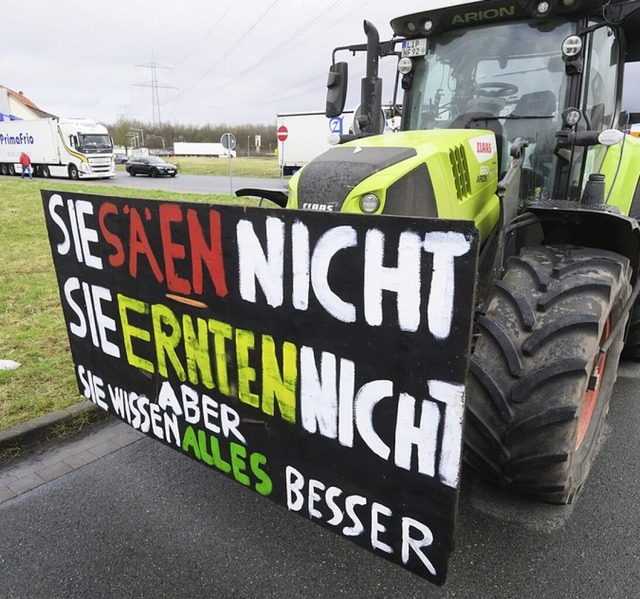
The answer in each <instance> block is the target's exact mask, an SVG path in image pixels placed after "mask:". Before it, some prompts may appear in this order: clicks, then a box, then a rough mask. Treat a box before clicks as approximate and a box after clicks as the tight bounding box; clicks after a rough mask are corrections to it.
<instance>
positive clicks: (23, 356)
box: [0, 173, 257, 430]
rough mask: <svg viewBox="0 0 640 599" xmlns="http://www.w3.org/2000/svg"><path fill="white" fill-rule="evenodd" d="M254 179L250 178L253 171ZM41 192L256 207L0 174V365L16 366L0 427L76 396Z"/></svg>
mask: <svg viewBox="0 0 640 599" xmlns="http://www.w3.org/2000/svg"><path fill="white" fill-rule="evenodd" d="M254 176H256V175H255V173H254ZM41 189H54V190H62V191H77V192H80V193H89V192H90V193H92V194H101V195H110V196H121V197H143V198H149V199H163V200H173V201H194V202H205V203H218V204H220V203H234V204H238V203H239V202H240V201H241V203H242V204H243V205H252V204H255V203H257V200H256V201H255V202H254V201H253V200H251V199H245V198H243V199H242V200H238V199H237V198H235V197H233V196H228V195H205V194H186V193H170V192H163V191H145V190H134V189H126V188H121V187H109V186H108V185H104V186H98V187H91V188H90V189H89V188H87V187H86V186H82V185H78V184H75V185H74V184H72V183H62V182H58V181H54V180H52V179H47V180H44V179H33V180H21V179H20V178H17V177H16V178H10V177H0V222H1V223H2V225H1V226H2V229H1V230H2V245H1V248H2V249H1V250H0V360H14V361H16V362H19V363H20V364H21V366H20V368H18V369H16V370H0V430H4V429H7V428H10V427H14V426H16V425H19V424H22V423H23V422H26V421H28V420H31V419H33V418H36V417H39V416H43V415H46V414H49V413H51V412H54V411H56V410H60V409H63V408H66V407H69V406H71V405H73V404H75V403H77V402H79V401H81V400H83V399H84V398H82V397H81V396H80V395H79V394H78V390H77V386H76V381H75V376H74V370H73V364H72V361H71V353H70V350H69V342H68V338H67V332H66V328H65V325H64V320H63V316H62V308H61V306H60V295H59V292H58V286H57V282H56V277H55V271H54V266H53V260H52V258H51V250H50V248H49V240H48V237H47V231H46V227H45V221H44V214H43V210H42V200H41V197H40V190H41Z"/></svg>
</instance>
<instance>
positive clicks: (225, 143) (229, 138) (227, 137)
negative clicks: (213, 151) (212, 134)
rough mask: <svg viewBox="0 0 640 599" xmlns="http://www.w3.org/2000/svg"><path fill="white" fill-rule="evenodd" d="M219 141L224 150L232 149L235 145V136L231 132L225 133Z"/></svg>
mask: <svg viewBox="0 0 640 599" xmlns="http://www.w3.org/2000/svg"><path fill="white" fill-rule="evenodd" d="M220 143H221V144H222V147H223V148H224V149H225V150H233V149H234V148H235V147H236V138H235V137H234V136H233V133H225V134H224V135H223V136H222V137H221V138H220Z"/></svg>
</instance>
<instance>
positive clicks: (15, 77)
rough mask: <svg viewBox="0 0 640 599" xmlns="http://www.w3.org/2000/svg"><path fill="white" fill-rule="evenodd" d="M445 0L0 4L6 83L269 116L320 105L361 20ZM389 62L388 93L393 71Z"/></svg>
mask: <svg viewBox="0 0 640 599" xmlns="http://www.w3.org/2000/svg"><path fill="white" fill-rule="evenodd" d="M467 1H469V0H462V1H461V3H466V2H467ZM449 4H453V2H451V1H449V0H402V2H388V1H383V0H181V1H178V2H172V3H166V2H162V1H156V2H152V1H150V0H109V1H108V2H93V1H87V0H83V1H79V0H55V1H52V0H31V1H30V2H29V3H28V4H25V5H23V7H22V8H20V9H19V8H18V5H15V8H12V9H8V8H6V7H5V8H3V9H2V11H1V19H0V24H1V27H0V31H1V32H2V34H1V35H0V84H2V85H5V86H7V87H9V88H11V89H13V90H15V91H22V92H23V93H24V94H25V96H27V97H28V98H29V99H30V100H32V101H33V102H34V103H35V104H36V105H38V106H39V107H40V108H42V109H43V110H46V111H48V112H51V113H53V114H56V115H58V116H64V117H87V118H92V119H94V120H96V121H100V122H103V123H106V124H112V123H115V122H116V121H117V120H118V119H120V118H123V117H124V118H129V119H135V120H138V121H141V122H143V123H153V122H154V121H157V120H159V121H160V122H162V123H163V124H166V123H174V124H181V125H197V126H201V125H206V124H213V125H219V124H222V123H227V124H230V125H242V124H271V123H274V122H275V117H276V114H278V113H283V112H305V111H323V110H324V105H325V96H326V81H327V71H328V68H329V65H330V63H331V53H332V51H333V49H334V48H335V47H337V46H344V45H348V44H354V43H364V42H365V41H366V38H365V35H364V31H363V21H364V19H367V20H369V21H371V22H372V23H373V24H374V25H376V27H377V28H378V30H379V32H380V38H381V40H386V39H390V38H391V35H392V32H391V27H390V25H389V22H390V20H391V19H392V18H395V17H399V16H402V15H406V14H411V13H414V12H419V11H422V10H427V9H430V8H436V7H440V6H443V5H449ZM345 59H349V60H350V61H351V62H350V69H351V71H350V82H351V83H350V94H349V96H348V99H347V109H354V108H355V107H356V106H357V104H358V95H359V87H360V86H359V82H358V81H359V79H360V77H362V76H363V70H364V60H363V57H362V56H358V57H356V58H355V59H354V58H351V57H350V56H349V54H348V53H342V54H340V55H339V57H338V60H345ZM383 65H384V61H381V69H382V71H381V76H383V78H384V79H385V85H384V87H383V102H388V101H390V99H391V96H392V81H393V78H392V76H390V75H391V74H392V73H393V71H392V70H385V68H384V67H383ZM390 65H391V59H389V60H388V61H387V66H390ZM154 78H155V81H156V82H157V96H158V101H159V102H158V108H159V110H158V111H155V115H154V102H153V82H154ZM629 81H633V82H635V83H634V84H635V86H636V88H639V89H636V90H635V91H634V92H633V93H632V94H630V93H627V96H628V97H633V98H635V99H640V77H636V76H634V77H632V78H629ZM637 103H638V104H640V101H639V102H637ZM639 109H640V108H639ZM154 117H155V118H154Z"/></svg>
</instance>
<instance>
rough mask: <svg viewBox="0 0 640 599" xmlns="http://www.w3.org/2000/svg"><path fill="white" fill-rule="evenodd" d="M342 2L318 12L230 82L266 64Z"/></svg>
mask: <svg viewBox="0 0 640 599" xmlns="http://www.w3.org/2000/svg"><path fill="white" fill-rule="evenodd" d="M340 2H342V0H334V2H333V3H332V4H330V5H329V6H327V7H326V8H324V9H323V10H321V11H320V12H319V13H318V14H316V15H315V16H314V17H312V18H311V19H309V21H307V22H306V23H305V24H304V25H302V27H300V28H299V29H298V30H297V31H295V32H294V33H293V34H292V35H290V36H289V37H288V38H287V39H286V40H284V41H283V42H281V43H280V44H278V45H277V46H276V47H275V48H274V49H273V50H271V52H269V53H268V54H266V55H265V56H263V57H262V58H261V59H260V60H259V61H258V62H256V63H254V64H253V65H251V66H250V67H247V68H246V69H245V70H244V71H242V72H240V73H238V75H237V76H236V77H235V79H232V80H231V82H230V83H233V82H234V81H237V80H238V79H240V77H242V76H243V75H246V74H247V73H248V72H249V71H252V70H253V69H255V68H256V67H259V66H260V65H262V64H264V63H265V62H266V61H267V60H269V58H271V57H272V56H273V55H274V54H276V53H277V52H279V51H280V50H282V48H284V47H285V46H287V45H289V44H290V43H291V42H292V41H293V40H294V39H296V38H297V37H299V36H300V35H302V34H303V33H304V32H305V31H307V29H309V28H310V27H312V26H313V25H315V23H317V22H318V21H319V20H320V19H321V18H322V17H323V16H324V15H326V14H327V13H328V12H329V11H331V10H332V9H333V8H334V7H335V6H336V5H338V4H340Z"/></svg>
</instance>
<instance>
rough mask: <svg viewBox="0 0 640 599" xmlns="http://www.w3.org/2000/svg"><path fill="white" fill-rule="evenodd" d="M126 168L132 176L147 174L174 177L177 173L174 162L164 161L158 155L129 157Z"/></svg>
mask: <svg viewBox="0 0 640 599" xmlns="http://www.w3.org/2000/svg"><path fill="white" fill-rule="evenodd" d="M126 170H127V172H128V173H129V174H130V175H131V176H132V177H135V176H136V175H149V176H150V177H159V176H161V175H169V177H175V176H176V175H177V174H178V167H177V166H176V165H175V164H170V163H168V162H165V161H164V160H163V159H162V158H159V157H158V156H140V157H137V158H131V159H130V160H129V162H127V166H126Z"/></svg>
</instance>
